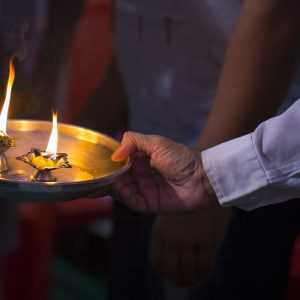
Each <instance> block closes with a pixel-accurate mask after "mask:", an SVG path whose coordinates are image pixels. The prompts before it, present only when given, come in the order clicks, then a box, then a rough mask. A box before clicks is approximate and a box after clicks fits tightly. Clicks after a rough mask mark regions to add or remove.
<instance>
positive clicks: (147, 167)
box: [112, 132, 217, 212]
mask: <svg viewBox="0 0 300 300" xmlns="http://www.w3.org/2000/svg"><path fill="white" fill-rule="evenodd" d="M128 156H131V158H132V160H133V165H132V169H131V172H130V174H129V173H128V174H127V175H126V176H125V177H124V178H122V179H121V180H120V181H119V182H118V183H117V185H116V188H117V190H118V191H119V193H120V194H121V198H123V200H124V202H125V203H126V204H127V205H128V206H129V207H131V208H134V209H138V210H147V211H155V212H157V211H172V210H194V209H198V208H205V207H211V206H215V205H216V203H217V201H216V197H215V196H214V195H213V193H212V192H211V191H212V190H211V189H208V187H209V184H208V180H207V178H206V176H205V173H204V171H203V169H202V166H201V157H200V153H197V152H194V151H192V150H190V149H189V148H187V147H185V146H184V145H181V144H177V143H175V142H173V141H171V140H169V139H166V138H163V137H160V136H154V135H142V134H138V133H132V132H128V133H125V134H124V136H123V140H122V143H121V146H120V148H119V149H118V150H117V151H116V152H115V153H114V154H113V156H112V159H113V160H115V161H122V160H124V159H126V158H127V157H128ZM209 191H210V192H209Z"/></svg>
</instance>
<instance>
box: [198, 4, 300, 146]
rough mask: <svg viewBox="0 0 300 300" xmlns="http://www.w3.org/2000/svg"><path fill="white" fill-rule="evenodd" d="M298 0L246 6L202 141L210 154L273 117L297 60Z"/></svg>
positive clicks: (226, 57)
mask: <svg viewBox="0 0 300 300" xmlns="http://www.w3.org/2000/svg"><path fill="white" fill-rule="evenodd" d="M299 21H300V4H299V1H297V0H282V1H280V0H246V1H244V4H243V8H242V13H241V16H240V18H239V20H238V22H237V25H236V29H235V31H234V33H233V35H232V38H231V41H230V43H229V47H228V49H227V53H226V56H225V62H224V66H223V71H222V73H221V77H220V80H219V84H218V88H217V93H216V97H215V100H214V104H213V108H212V111H211V113H210V116H209V118H208V122H207V126H206V128H205V129H204V131H203V134H202V136H201V138H200V145H201V147H202V148H204V149H205V148H208V147H210V146H213V145H216V144H218V143H221V142H224V141H226V140H229V139H231V138H234V137H237V136H239V135H242V134H245V133H248V132H251V131H252V130H253V129H254V128H255V127H256V126H257V125H258V124H259V123H260V122H262V121H263V120H265V119H267V118H268V117H270V116H273V115H274V113H275V112H276V110H277V109H278V107H279V105H280V104H281V103H282V101H283V99H284V97H285V96H286V94H287V91H288V88H289V86H290V82H291V79H292V77H293V74H294V71H295V67H296V65H297V60H298V58H299V54H300V51H299V48H300V47H299V42H300V38H299V33H300V24H299V23H300V22H299Z"/></svg>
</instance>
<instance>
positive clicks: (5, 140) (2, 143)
mask: <svg viewBox="0 0 300 300" xmlns="http://www.w3.org/2000/svg"><path fill="white" fill-rule="evenodd" d="M14 80H15V69H14V65H13V59H11V60H10V62H9V76H8V82H7V88H6V96H5V100H4V104H3V107H2V111H1V114H0V173H3V172H6V171H8V162H7V158H6V155H5V152H6V151H7V150H8V149H9V148H11V147H14V146H15V139H14V138H13V137H10V136H9V135H8V134H7V118H8V111H9V104H10V99H11V92H12V87H13V84H14Z"/></svg>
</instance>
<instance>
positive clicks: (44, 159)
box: [17, 113, 71, 182]
mask: <svg viewBox="0 0 300 300" xmlns="http://www.w3.org/2000/svg"><path fill="white" fill-rule="evenodd" d="M57 145H58V128H57V114H56V113H53V122H52V131H51V135H50V138H49V142H48V146H47V148H46V150H45V151H43V150H40V149H36V148H33V149H31V151H30V152H28V153H27V154H25V155H22V156H19V157H17V159H18V160H21V161H23V162H25V163H27V164H29V165H30V166H32V167H33V168H34V169H36V172H35V174H34V175H33V176H32V178H31V179H32V181H39V182H55V181H56V178H55V177H54V176H53V175H52V174H51V171H53V170H56V169H62V168H71V165H70V163H69V161H68V155H67V154H66V153H57Z"/></svg>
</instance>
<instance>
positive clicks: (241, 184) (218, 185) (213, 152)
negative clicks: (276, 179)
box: [202, 134, 269, 210]
mask: <svg viewBox="0 0 300 300" xmlns="http://www.w3.org/2000/svg"><path fill="white" fill-rule="evenodd" d="M202 162H203V168H204V171H205V172H206V175H207V177H208V179H209V181H210V183H211V185H212V188H213V189H214V191H215V193H216V195H217V198H218V201H219V203H220V204H221V205H222V206H236V207H239V208H241V209H244V210H251V209H254V208H256V207H257V200H258V199H257V198H256V197H252V195H255V193H253V192H255V191H257V190H258V189H261V188H263V187H265V186H266V185H268V183H269V182H268V178H267V176H266V173H265V171H264V168H263V166H262V165H261V163H260V161H259V159H258V156H257V153H256V148H255V146H254V144H253V139H252V134H248V135H245V136H242V137H240V138H237V139H234V140H231V141H229V142H226V143H223V144H220V145H218V146H215V147H213V148H210V149H208V150H205V151H203V152H202ZM252 193H253V194H252Z"/></svg>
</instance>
